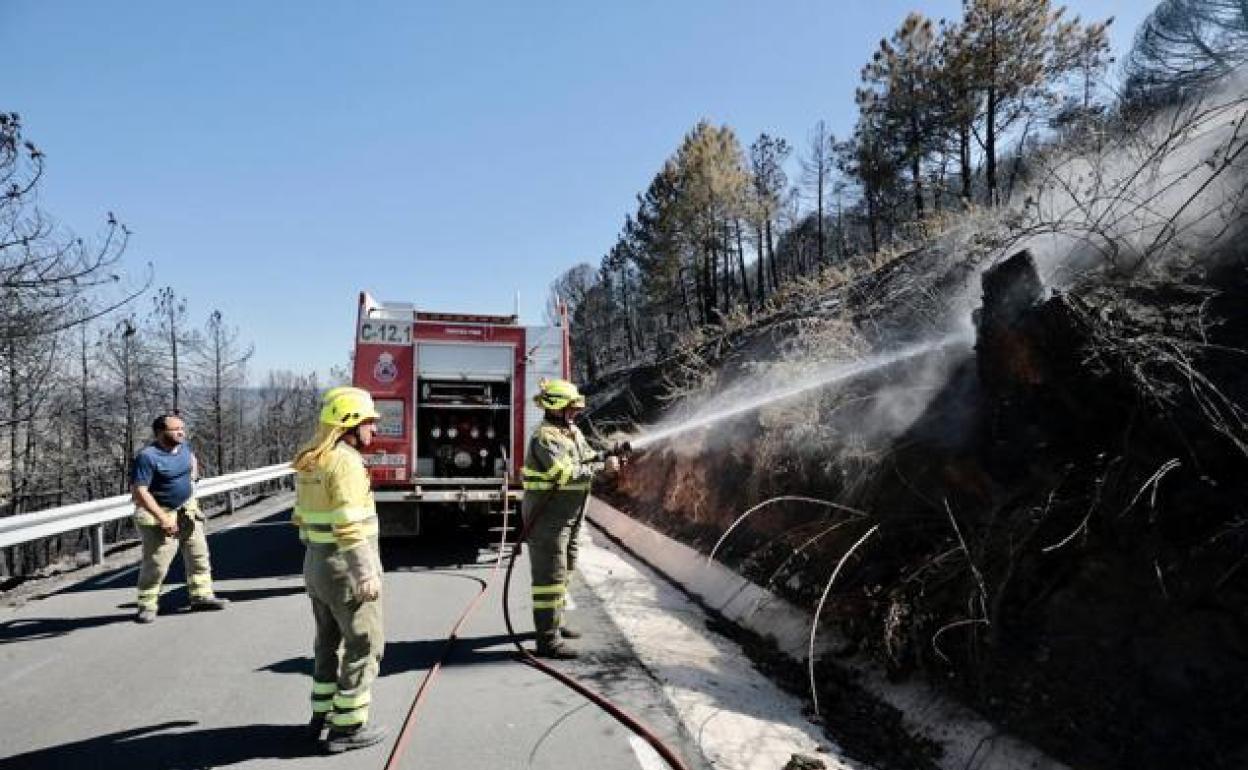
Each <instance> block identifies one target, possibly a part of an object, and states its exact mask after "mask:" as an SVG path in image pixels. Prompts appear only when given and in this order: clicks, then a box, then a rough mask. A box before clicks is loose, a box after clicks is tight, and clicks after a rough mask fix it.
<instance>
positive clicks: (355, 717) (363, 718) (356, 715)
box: [329, 706, 368, 727]
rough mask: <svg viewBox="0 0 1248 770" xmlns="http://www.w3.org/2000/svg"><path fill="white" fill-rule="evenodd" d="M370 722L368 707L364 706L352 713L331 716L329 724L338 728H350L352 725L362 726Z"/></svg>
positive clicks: (336, 712)
mask: <svg viewBox="0 0 1248 770" xmlns="http://www.w3.org/2000/svg"><path fill="white" fill-rule="evenodd" d="M367 721H368V706H363V707H361V708H358V709H353V710H351V711H337V710H335V711H334V713H332V714H330V715H329V723H330V724H331V725H336V726H338V727H350V726H351V725H362V724H364V723H365V722H367Z"/></svg>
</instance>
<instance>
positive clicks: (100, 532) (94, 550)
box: [89, 524, 104, 567]
mask: <svg viewBox="0 0 1248 770" xmlns="http://www.w3.org/2000/svg"><path fill="white" fill-rule="evenodd" d="M89 534H90V538H91V563H92V564H94V565H95V566H97V567H98V566H100V565H101V564H103V563H104V525H103V524H96V525H95V526H94V527H92V528H91V531H90V533H89Z"/></svg>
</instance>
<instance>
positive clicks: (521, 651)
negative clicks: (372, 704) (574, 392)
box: [385, 443, 688, 770]
mask: <svg viewBox="0 0 1248 770" xmlns="http://www.w3.org/2000/svg"><path fill="white" fill-rule="evenodd" d="M631 453H632V448H631V447H630V446H629V445H628V444H627V443H624V444H618V445H616V446H614V447H612V448H611V449H610V450H608V451H607V452H605V453H603V455H602V456H603V457H604V458H605V457H607V456H615V457H617V458H627V457H628V455H630V454H631ZM510 515H511V511H510V509H509V508H508V506H507V493H506V488H504V490H503V524H502V531H501V535H500V539H499V543H498V558H497V559H495V560H494V566H493V567H492V568H491V569H490V576H489V579H488V581H482V583H481V589H480V591H478V592H477V595H476V596H474V597H473V598H472V600H471V601H469V602H468V604H467V605H466V606H465V608H464V611H463V613H461V614H460V616H459V618H458V619H457V620H456V621H455V624H454V625H453V626H452V627H451V630H450V632H449V633H448V634H447V638H446V644H445V645H443V647H442V652H441V654H440V655H439V656H438V660H437V661H436V662H435V663H434V664H433V666H432V667H430V669H429V670H428V671H427V672H426V673H425V677H424V679H422V680H421V682H420V686H419V687H417V689H416V695H415V696H414V697H413V698H412V703H411V706H409V707H408V710H407V714H406V716H405V717H404V719H403V726H402V728H401V729H400V731H399V736H398V738H397V739H396V740H395V742H394V746H393V748H391V750H390V756H389V757H388V758H387V760H386V765H385V770H397V769H398V766H399V765H398V763H399V760H400V759H401V758H402V756H403V752H404V751H405V750H406V748H407V744H408V741H410V740H411V734H412V730H413V729H414V727H415V725H416V720H417V717H418V715H419V712H420V707H421V705H422V704H423V703H424V700H425V698H426V696H427V695H428V693H429V691H430V690H431V689H432V686H433V682H434V680H435V679H436V678H437V676H438V673H439V672H440V671H441V669H442V664H443V663H444V662H445V661H446V659H447V657H448V656H449V654H450V652H451V649H452V648H453V647H454V645H455V640H456V639H457V638H458V635H459V630H460V628H461V627H462V626H463V625H464V623H466V622H467V621H468V618H469V617H471V616H472V614H473V612H475V611H476V609H477V606H478V605H479V604H480V603H481V600H482V599H483V598H484V597H485V595H486V593H487V592H488V591H489V588H490V585H492V584H493V582H494V579H495V578H496V577H497V576H498V572H499V570H500V569H501V568H502V562H503V558H504V554H505V553H506V550H505V546H506V545H507V531H508V521H509V518H510ZM541 515H542V509H541V507H536V508H535V509H533V510H530V511H529V515H528V516H526V517H525V519H526V521H525V522H524V526H523V527H521V529H520V534H519V535H518V536H517V537H516V542H515V545H514V547H513V548H512V550H511V558H510V559H508V562H507V571H506V573H505V575H504V577H503V596H502V603H503V622H504V624H505V625H506V627H507V634H508V636H509V637H510V638H511V642H512V644H514V645H515V647H516V650H517V657H518V659H519V660H520V661H521V662H523V663H526V664H528V665H530V666H532V667H533V668H536V669H537V670H538V671H541V672H542V673H544V674H546V675H547V676H550V677H552V678H553V679H555V680H556V681H558V682H560V683H561V684H563V685H564V686H565V687H568V688H569V689H571V690H573V691H574V692H576V693H578V694H580V695H581V696H583V697H584V698H586V699H587V700H589V701H591V702H593V703H594V705H596V706H598V707H599V708H601V709H602V710H603V711H605V712H606V713H607V714H609V715H610V716H611V717H612V718H614V719H615V720H616V721H617V722H619V723H620V724H622V725H624V726H625V727H627V728H628V729H629V730H630V731H631V732H632V733H633V734H635V735H637V736H638V737H639V738H641V739H642V740H644V741H645V742H646V743H648V744H650V746H651V747H652V748H653V749H654V750H655V751H656V752H657V753H658V754H659V756H660V757H662V758H663V761H664V762H666V763H667V765H668V767H670V768H672V770H688V768H687V767H686V765H685V764H684V762H683V761H681V759H680V757H678V756H677V755H676V752H675V751H673V750H672V749H671V747H669V746H668V745H667V744H665V743H664V742H663V741H662V739H661V738H659V737H658V736H657V735H655V734H654V732H653V731H651V730H650V729H649V728H648V727H646V726H645V725H644V724H642V723H641V722H640V721H639V720H638V719H637V718H635V717H633V716H632V715H631V714H629V713H628V712H626V711H624V710H623V709H622V708H620V707H619V706H617V705H616V704H614V703H612V702H611V700H610V699H608V698H607V697H606V696H603V695H601V694H599V693H597V692H595V691H593V690H591V689H590V688H588V687H586V686H585V685H583V684H581V683H580V682H578V681H577V680H576V679H574V678H572V677H570V676H568V675H567V674H565V673H563V672H562V671H559V670H558V669H556V668H554V667H553V666H550V665H547V664H546V663H543V662H542V661H541V660H539V659H538V658H537V657H535V656H534V655H533V654H532V653H531V652H529V651H528V650H527V649H525V647H524V645H522V644H521V643H520V639H519V637H518V636H517V634H516V630H515V628H514V627H513V626H512V623H511V609H510V607H509V606H508V597H509V595H510V589H511V575H512V572H513V571H514V569H515V566H516V557H518V556H519V555H520V546H521V545H522V544H523V543H524V541H525V539H526V538H527V537H528V535H529V532H530V530H532V528H533V525H534V524H535V523H536V522H537V520H538V518H539V517H540V516H541Z"/></svg>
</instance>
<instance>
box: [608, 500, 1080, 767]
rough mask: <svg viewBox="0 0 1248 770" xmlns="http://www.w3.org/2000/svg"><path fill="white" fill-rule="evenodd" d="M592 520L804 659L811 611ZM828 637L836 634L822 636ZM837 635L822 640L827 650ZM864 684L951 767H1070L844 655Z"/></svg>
mask: <svg viewBox="0 0 1248 770" xmlns="http://www.w3.org/2000/svg"><path fill="white" fill-rule="evenodd" d="M587 515H588V516H589V519H590V521H592V522H593V523H594V524H595V525H597V526H598V527H600V528H601V529H602V530H603V531H604V532H606V533H607V534H609V535H610V536H611V537H613V538H615V539H616V540H618V541H620V542H621V543H623V544H624V546H625V547H626V548H628V549H629V550H630V551H632V552H633V553H634V554H635V555H636V556H637V557H638V558H640V559H641V560H642V561H644V562H646V563H647V564H649V565H650V566H651V567H652V568H653V569H655V570H657V571H658V572H661V573H662V574H663V575H665V576H666V577H668V578H669V579H671V580H672V581H674V582H675V583H677V584H678V585H680V586H681V587H682V588H683V589H684V590H685V591H686V592H688V593H689V594H691V595H692V596H695V597H697V599H698V600H699V601H701V602H703V603H704V604H705V605H706V606H708V607H711V608H713V609H715V610H717V611H718V612H720V613H722V614H723V615H724V617H726V618H728V619H729V620H731V621H732V622H734V623H736V624H738V625H740V626H743V627H745V628H748V629H750V630H751V631H753V632H755V633H758V634H763V635H767V636H772V637H774V638H775V639H776V642H777V644H778V646H779V648H780V650H781V651H783V652H784V653H785V654H786V655H788V656H789V657H791V658H793V659H794V660H799V661H805V660H806V651H807V646H808V644H809V640H810V626H811V622H812V615H811V613H809V612H807V611H806V610H804V609H801V608H799V607H797V606H795V605H793V604H791V603H789V602H787V601H785V600H784V599H782V598H780V597H778V596H776V595H775V594H773V593H771V592H770V591H768V590H766V589H764V588H762V587H760V586H758V585H755V584H754V583H751V582H750V581H749V580H747V579H745V578H743V577H741V576H740V575H738V574H737V573H735V572H733V571H732V570H730V569H728V568H727V567H725V566H724V565H722V564H720V563H719V562H709V563H708V561H707V558H706V556H705V555H703V554H701V553H699V552H697V551H695V550H694V549H692V548H690V547H689V546H687V545H685V544H683V543H680V542H677V541H675V540H673V539H671V538H669V537H667V536H666V535H664V534H662V533H661V532H658V531H656V530H654V529H651V528H650V527H648V526H646V525H645V524H642V523H641V522H639V521H637V520H635V519H633V518H630V517H629V516H628V515H626V514H624V513H622V512H620V511H618V510H616V509H615V508H612V507H611V506H610V505H608V504H606V503H604V502H603V501H601V500H599V499H598V498H592V499H591V501H590V504H589V509H588V514H587ZM822 635H823V636H829V632H827V631H825V632H823V633H822ZM835 641H836V639H835V636H833V637H832V638H831V639H828V640H826V641H822V642H821V643H819V644H818V645H817V647H818V649H819V651H820V652H826V651H827V650H828V649H829V647H830V646H832V644H834V643H835ZM839 664H840V665H842V666H843V667H845V668H847V669H849V670H851V671H853V672H855V673H856V674H857V675H858V677H859V681H860V682H861V684H862V685H863V686H864V687H865V688H866V689H867V690H868V691H870V692H871V693H873V694H874V695H875V696H876V697H878V698H880V700H882V701H884V702H885V703H888V704H889V705H891V706H893V707H894V708H896V709H897V710H898V711H900V712H901V713H902V715H903V719H904V721H905V724H906V727H907V728H908V729H909V730H911V731H912V732H914V733H916V734H919V735H924V736H926V737H928V738H931V739H932V740H934V741H936V742H937V743H939V744H940V745H941V746H943V747H944V754H943V755H942V756H941V758H940V760H939V764H940V766H941V767H942V768H943V769H944V770H995V769H996V768H1011V769H1014V768H1018V769H1019V770H1070V768H1069V767H1067V766H1066V765H1064V764H1062V763H1061V762H1058V761H1057V760H1055V759H1053V758H1052V757H1049V756H1048V755H1046V754H1044V753H1043V752H1041V751H1040V750H1039V749H1037V748H1036V747H1034V746H1032V745H1030V744H1028V743H1024V742H1023V741H1021V740H1019V739H1017V738H1014V737H1012V736H1010V735H1006V734H1005V733H1002V732H1000V731H999V730H998V729H997V728H996V727H994V726H993V725H991V724H990V723H988V722H986V721H985V720H984V719H983V718H982V717H980V716H979V715H978V714H976V713H975V712H974V711H971V710H970V709H968V708H966V707H965V706H962V705H960V704H958V703H955V702H953V701H952V700H950V699H948V698H946V697H944V696H943V695H941V694H939V693H937V692H936V691H935V690H933V689H932V688H931V687H929V686H927V685H925V684H923V683H920V682H902V683H895V682H890V681H888V679H887V678H886V677H885V676H884V674H883V672H881V671H880V670H878V669H877V668H876V667H875V666H872V665H870V664H869V663H867V662H865V661H861V660H854V659H848V660H841V661H839Z"/></svg>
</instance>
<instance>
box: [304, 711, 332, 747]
mask: <svg viewBox="0 0 1248 770" xmlns="http://www.w3.org/2000/svg"><path fill="white" fill-rule="evenodd" d="M325 716H326V715H325V714H313V715H312V718H311V719H309V720H308V735H309V736H311V737H312V740H314V741H323V740H325V728H326V727H328V726H329V725H328V724H327V723H326V720H325Z"/></svg>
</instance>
